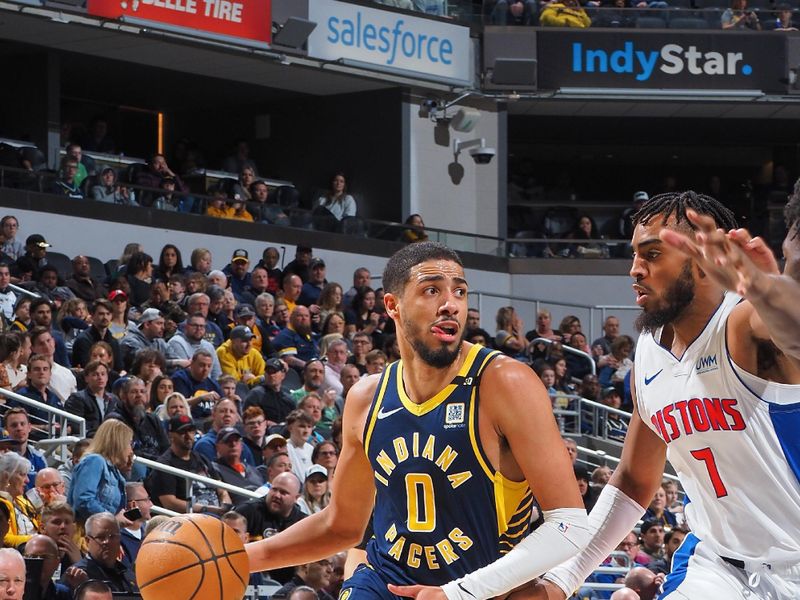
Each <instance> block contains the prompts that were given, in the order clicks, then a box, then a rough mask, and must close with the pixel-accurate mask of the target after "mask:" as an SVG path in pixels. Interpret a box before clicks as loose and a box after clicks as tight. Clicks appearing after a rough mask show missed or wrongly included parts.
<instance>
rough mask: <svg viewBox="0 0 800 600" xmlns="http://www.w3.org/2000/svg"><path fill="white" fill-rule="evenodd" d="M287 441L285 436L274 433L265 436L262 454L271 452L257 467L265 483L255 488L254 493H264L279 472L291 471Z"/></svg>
mask: <svg viewBox="0 0 800 600" xmlns="http://www.w3.org/2000/svg"><path fill="white" fill-rule="evenodd" d="M288 445H289V442H288V441H287V440H286V438H285V437H283V436H282V435H279V434H277V433H274V434H272V435H270V436H267V439H266V440H265V445H264V449H265V452H264V454H265V455H266V454H268V453H269V452H272V454H270V455H269V456H265V457H264V464H263V465H261V466H260V467H258V471H259V473H261V475H262V476H263V477H264V478H265V480H266V483H264V485H262V486H261V487H260V488H258V489H257V490H256V493H258V494H261V495H262V496H263V495H266V493H267V492H268V491H269V488H270V487H271V485H272V481H273V480H274V479H275V478H276V477H277V476H278V475H280V474H281V473H288V472H291V471H292V461H291V459H290V458H289V452H288Z"/></svg>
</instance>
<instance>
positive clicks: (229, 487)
mask: <svg viewBox="0 0 800 600" xmlns="http://www.w3.org/2000/svg"><path fill="white" fill-rule="evenodd" d="M133 461H134V462H136V463H139V464H141V465H144V466H145V467H148V468H150V469H153V470H154V471H161V472H162V473H169V474H170V475H175V476H176V477H181V478H182V479H185V480H186V481H187V483H188V482H189V481H198V482H200V483H205V484H206V485H208V486H210V487H216V488H221V489H223V490H226V491H228V492H233V493H234V494H237V495H239V496H247V497H248V498H252V499H257V498H263V497H264V496H262V495H260V494H256V493H255V492H253V491H250V490H247V489H245V488H243V487H239V486H238V485H233V484H232V483H226V482H224V481H219V480H217V479H212V478H211V477H206V476H205V475H198V474H196V473H190V472H189V471H184V470H183V469H178V468H176V467H173V466H171V465H165V464H164V463H160V462H156V461H154V460H150V459H149V458H142V457H141V456H135V457H134V459H133Z"/></svg>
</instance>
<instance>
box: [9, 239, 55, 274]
mask: <svg viewBox="0 0 800 600" xmlns="http://www.w3.org/2000/svg"><path fill="white" fill-rule="evenodd" d="M49 247H50V244H49V243H48V242H47V240H46V239H44V236H43V235H42V234H40V233H33V234H31V235H29V236H28V237H27V238H25V254H23V255H22V256H21V257H20V258H18V259H17V262H19V260H20V259H21V258H24V257H28V258H30V259H31V260H32V261H33V263H34V265H35V266H36V270H37V271H38V270H39V269H41V268H42V267H43V266H45V265H46V264H47V249H48V248H49ZM35 274H36V273H34V275H35Z"/></svg>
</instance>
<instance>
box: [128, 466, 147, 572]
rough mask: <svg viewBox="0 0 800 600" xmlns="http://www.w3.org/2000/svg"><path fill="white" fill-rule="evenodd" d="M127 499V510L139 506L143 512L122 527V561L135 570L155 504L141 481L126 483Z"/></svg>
mask: <svg viewBox="0 0 800 600" xmlns="http://www.w3.org/2000/svg"><path fill="white" fill-rule="evenodd" d="M125 499H126V502H127V504H126V509H127V510H134V509H137V508H138V509H139V512H140V513H141V517H139V518H138V519H136V520H134V521H131V522H130V523H128V524H125V525H123V526H122V527H121V528H120V535H121V536H122V537H121V540H120V542H121V545H122V551H123V557H122V562H123V563H125V566H127V567H128V568H129V569H130V570H131V571H133V569H134V565H135V564H136V557H137V556H138V555H139V548H141V546H142V540H144V537H145V532H144V530H145V526H146V525H147V522H148V521H149V520H150V517H151V514H150V508H151V507H152V506H153V501H152V500H151V499H150V495H149V494H148V493H147V490H146V489H145V487H144V484H143V483H142V482H141V481H129V482H128V483H126V484H125Z"/></svg>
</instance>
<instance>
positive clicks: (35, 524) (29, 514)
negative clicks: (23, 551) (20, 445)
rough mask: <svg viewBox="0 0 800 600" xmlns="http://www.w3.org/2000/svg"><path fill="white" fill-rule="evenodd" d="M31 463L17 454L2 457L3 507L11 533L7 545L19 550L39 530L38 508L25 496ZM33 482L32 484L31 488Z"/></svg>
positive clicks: (0, 488)
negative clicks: (7, 516)
mask: <svg viewBox="0 0 800 600" xmlns="http://www.w3.org/2000/svg"><path fill="white" fill-rule="evenodd" d="M30 470H31V463H30V461H29V460H28V459H26V458H23V457H22V456H20V455H19V454H17V453H16V452H6V453H5V454H2V455H0V504H3V505H4V506H5V507H6V508H7V509H8V514H9V515H10V519H9V520H8V531H7V533H6V535H5V537H4V538H3V545H4V546H7V547H11V548H16V547H17V546H19V545H20V544H24V543H25V542H27V541H28V540H29V539H30V538H31V537H32V536H33V535H35V534H36V532H37V531H38V529H39V518H38V516H37V511H36V508H35V507H34V506H33V504H32V503H31V501H30V500H28V498H26V497H25V488H26V484H27V483H28V473H29V472H30ZM32 484H33V482H32V481H31V485H32Z"/></svg>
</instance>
